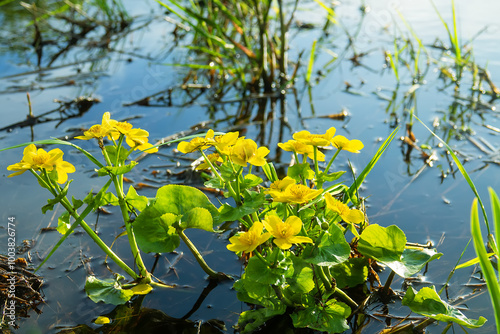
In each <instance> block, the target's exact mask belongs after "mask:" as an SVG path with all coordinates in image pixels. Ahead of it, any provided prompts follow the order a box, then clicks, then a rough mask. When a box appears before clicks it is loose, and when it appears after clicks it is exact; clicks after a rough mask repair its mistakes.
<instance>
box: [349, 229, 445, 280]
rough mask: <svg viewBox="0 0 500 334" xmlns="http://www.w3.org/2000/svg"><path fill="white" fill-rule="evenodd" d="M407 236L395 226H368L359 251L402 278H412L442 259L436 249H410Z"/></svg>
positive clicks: (359, 242)
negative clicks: (430, 263)
mask: <svg viewBox="0 0 500 334" xmlns="http://www.w3.org/2000/svg"><path fill="white" fill-rule="evenodd" d="M405 246H406V236H405V234H404V233H403V231H401V229H400V228H399V227H397V226H395V225H391V226H389V227H382V226H379V225H376V224H373V225H370V226H368V227H367V228H366V229H365V230H364V231H363V233H362V234H361V236H360V238H359V241H358V251H359V252H360V253H361V254H363V255H365V256H367V257H370V258H372V259H374V260H376V261H379V262H381V263H383V264H385V265H387V266H388V267H389V268H391V269H392V270H394V272H395V273H396V274H398V275H399V276H401V277H410V276H412V275H414V274H416V273H417V272H419V271H420V270H421V269H422V268H423V266H424V265H425V264H426V263H428V262H430V261H432V260H435V259H438V258H440V257H441V255H442V254H441V253H438V252H437V251H436V250H435V249H427V248H408V249H405Z"/></svg>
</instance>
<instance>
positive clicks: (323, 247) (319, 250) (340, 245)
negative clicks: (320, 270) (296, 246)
mask: <svg viewBox="0 0 500 334" xmlns="http://www.w3.org/2000/svg"><path fill="white" fill-rule="evenodd" d="M350 252H351V247H350V246H349V244H348V243H347V241H346V240H345V237H344V234H343V233H342V231H341V229H340V227H338V226H337V225H335V224H332V225H331V226H330V228H329V230H328V231H327V232H326V233H325V234H324V235H323V237H322V238H321V241H320V243H319V245H318V247H315V246H312V245H309V246H307V248H306V251H305V252H304V254H307V255H305V256H304V260H306V261H307V262H309V263H314V264H317V265H318V266H334V265H336V264H339V263H342V262H345V261H347V259H348V258H349V254H350Z"/></svg>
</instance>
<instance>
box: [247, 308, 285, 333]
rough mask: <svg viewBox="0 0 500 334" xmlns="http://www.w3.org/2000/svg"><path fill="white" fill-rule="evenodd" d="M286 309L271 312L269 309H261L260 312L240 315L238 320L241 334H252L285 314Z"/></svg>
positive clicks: (248, 312)
mask: <svg viewBox="0 0 500 334" xmlns="http://www.w3.org/2000/svg"><path fill="white" fill-rule="evenodd" d="M285 310H286V309H285V308H283V309H279V310H271V309H268V308H260V309H258V310H249V311H245V312H243V313H241V314H240V317H239V318H238V327H239V328H240V331H241V333H251V332H252V331H254V330H256V329H257V328H259V327H260V326H262V325H264V323H265V322H266V321H267V320H269V319H271V318H272V317H275V316H277V315H281V314H283V313H285Z"/></svg>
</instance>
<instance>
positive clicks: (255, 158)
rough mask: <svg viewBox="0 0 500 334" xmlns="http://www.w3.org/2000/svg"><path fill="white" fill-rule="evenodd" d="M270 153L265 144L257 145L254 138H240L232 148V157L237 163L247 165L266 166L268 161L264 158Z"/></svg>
mask: <svg viewBox="0 0 500 334" xmlns="http://www.w3.org/2000/svg"><path fill="white" fill-rule="evenodd" d="M268 154H269V149H268V148H267V147H265V146H261V147H257V144H256V143H255V142H254V141H253V140H252V139H244V138H239V139H238V141H237V142H236V144H234V146H233V147H232V148H231V154H230V159H231V160H232V161H233V162H234V163H235V164H237V165H240V166H243V167H246V166H247V164H251V165H254V166H264V165H265V164H266V163H267V161H266V159H265V158H264V157H265V156H266V155H268Z"/></svg>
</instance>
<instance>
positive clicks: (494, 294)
mask: <svg viewBox="0 0 500 334" xmlns="http://www.w3.org/2000/svg"><path fill="white" fill-rule="evenodd" d="M470 219H471V223H470V224H471V234H472V238H473V240H474V248H475V250H476V254H477V256H478V257H479V263H480V264H481V270H482V272H483V276H484V278H485V280H486V285H487V286H488V292H489V293H490V297H491V303H492V304H493V311H494V314H495V321H496V325H497V333H499V334H500V284H499V282H498V279H497V276H496V274H495V270H494V269H493V265H492V264H491V262H490V260H489V259H488V255H487V254H486V250H485V248H484V242H483V237H482V236H481V226H480V225H479V218H478V213H477V198H474V201H473V203H472V209H471V218H470Z"/></svg>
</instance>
